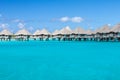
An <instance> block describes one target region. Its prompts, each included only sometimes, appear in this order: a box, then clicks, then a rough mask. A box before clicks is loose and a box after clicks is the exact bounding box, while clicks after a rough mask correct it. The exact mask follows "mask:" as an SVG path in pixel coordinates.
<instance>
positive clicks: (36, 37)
mask: <svg viewBox="0 0 120 80" xmlns="http://www.w3.org/2000/svg"><path fill="white" fill-rule="evenodd" d="M40 35H41V31H40V30H36V31H35V32H34V33H33V36H32V38H33V39H34V40H41V38H42V37H41V36H40Z"/></svg>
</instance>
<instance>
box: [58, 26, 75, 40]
mask: <svg viewBox="0 0 120 80" xmlns="http://www.w3.org/2000/svg"><path fill="white" fill-rule="evenodd" d="M59 33H60V34H61V35H62V37H61V40H62V41H71V40H72V38H71V37H70V36H71V34H72V33H73V32H72V30H71V29H70V27H69V26H66V27H65V28H63V29H61V30H60V31H59Z"/></svg>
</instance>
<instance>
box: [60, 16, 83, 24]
mask: <svg viewBox="0 0 120 80" xmlns="http://www.w3.org/2000/svg"><path fill="white" fill-rule="evenodd" d="M59 20H60V21H61V22H75V23H80V22H81V21H83V19H82V18H81V17H72V18H70V17H62V18H60V19H59Z"/></svg>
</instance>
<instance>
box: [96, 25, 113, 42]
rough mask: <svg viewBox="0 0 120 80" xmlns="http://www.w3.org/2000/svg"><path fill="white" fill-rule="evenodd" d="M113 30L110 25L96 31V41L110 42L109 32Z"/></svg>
mask: <svg viewBox="0 0 120 80" xmlns="http://www.w3.org/2000/svg"><path fill="white" fill-rule="evenodd" d="M110 30H111V28H110V26H109V25H104V26H103V27H100V28H98V29H97V30H96V31H95V40H96V41H108V40H109V39H108V37H109V34H108V33H109V32H110Z"/></svg>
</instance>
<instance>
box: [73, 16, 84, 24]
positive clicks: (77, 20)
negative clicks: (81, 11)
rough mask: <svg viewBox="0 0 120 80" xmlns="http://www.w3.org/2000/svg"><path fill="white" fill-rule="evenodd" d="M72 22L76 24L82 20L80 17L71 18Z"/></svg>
mask: <svg viewBox="0 0 120 80" xmlns="http://www.w3.org/2000/svg"><path fill="white" fill-rule="evenodd" d="M71 21H72V22H76V23H80V22H81V21H83V19H82V18H81V17H73V18H71Z"/></svg>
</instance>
